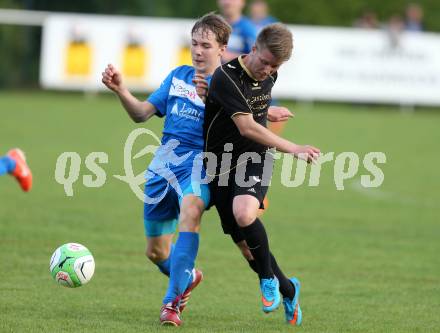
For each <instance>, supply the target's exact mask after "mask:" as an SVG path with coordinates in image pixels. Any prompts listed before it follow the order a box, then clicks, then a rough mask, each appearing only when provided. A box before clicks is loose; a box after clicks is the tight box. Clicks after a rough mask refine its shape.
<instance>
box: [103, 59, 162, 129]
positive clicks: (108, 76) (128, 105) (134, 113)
mask: <svg viewBox="0 0 440 333" xmlns="http://www.w3.org/2000/svg"><path fill="white" fill-rule="evenodd" d="M102 83H104V84H105V85H106V87H107V88H108V89H110V90H112V91H113V92H114V93H115V94H116V95H117V96H118V97H119V100H120V101H121V104H122V106H123V107H124V109H125V110H126V111H127V113H128V115H129V116H130V118H131V119H133V121H134V122H136V123H141V122H144V121H147V120H148V119H149V118H151V116H153V115H154V114H155V113H156V108H155V107H154V105H153V104H151V103H150V102H148V101H143V102H141V101H140V100H138V99H137V98H136V97H134V96H133V95H132V94H131V93H130V92H129V91H128V89H127V88H126V87H125V86H124V85H123V83H122V75H121V73H120V72H119V71H118V70H117V69H116V68H115V67H114V66H113V65H111V64H109V65H108V66H107V68H106V69H105V71H104V72H102Z"/></svg>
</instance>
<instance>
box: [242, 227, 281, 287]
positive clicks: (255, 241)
mask: <svg viewBox="0 0 440 333" xmlns="http://www.w3.org/2000/svg"><path fill="white" fill-rule="evenodd" d="M240 230H241V232H242V233H243V236H244V238H245V240H246V243H247V245H248V247H249V250H250V251H251V253H252V256H253V257H254V259H255V261H256V263H257V268H258V276H259V278H260V279H271V278H273V275H274V274H273V271H272V267H271V259H270V251H269V240H268V239H267V234H266V230H265V229H264V226H263V223H261V221H260V220H259V219H258V218H257V219H256V220H255V221H254V222H253V223H252V224H250V225H248V226H246V227H240Z"/></svg>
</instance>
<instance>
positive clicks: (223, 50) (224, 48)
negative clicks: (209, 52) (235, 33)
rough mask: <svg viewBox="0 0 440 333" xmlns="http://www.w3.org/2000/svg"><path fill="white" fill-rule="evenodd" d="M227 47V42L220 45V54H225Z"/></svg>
mask: <svg viewBox="0 0 440 333" xmlns="http://www.w3.org/2000/svg"><path fill="white" fill-rule="evenodd" d="M226 48H227V45H226V44H225V45H222V46H220V49H219V55H220V56H221V55H223V53H225V51H226Z"/></svg>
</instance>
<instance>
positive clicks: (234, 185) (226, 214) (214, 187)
mask: <svg viewBox="0 0 440 333" xmlns="http://www.w3.org/2000/svg"><path fill="white" fill-rule="evenodd" d="M272 165H273V160H272V161H271V163H266V165H265V164H264V161H263V162H262V163H250V161H248V163H247V164H242V165H241V166H238V167H236V168H234V169H232V170H231V171H230V172H229V173H228V174H224V175H222V176H217V177H215V178H214V179H213V181H211V182H210V183H209V186H210V190H211V205H214V206H215V207H216V209H217V212H218V214H219V216H220V221H221V224H222V228H223V232H224V233H225V234H229V235H231V237H232V239H233V240H234V242H235V243H237V242H239V241H242V240H243V239H244V238H243V236H242V235H241V231H240V228H239V226H238V224H237V222H236V220H235V218H234V214H233V210H232V203H233V200H234V198H235V197H236V196H238V195H245V194H247V195H251V196H253V197H255V198H257V200H258V201H259V202H260V209H264V204H263V201H264V198H265V197H266V193H267V190H268V188H269V184H270V178H271V176H272ZM227 175H229V177H228V180H225V179H226V176H227ZM236 176H237V177H236ZM236 178H237V180H238V181H236ZM219 182H220V184H219Z"/></svg>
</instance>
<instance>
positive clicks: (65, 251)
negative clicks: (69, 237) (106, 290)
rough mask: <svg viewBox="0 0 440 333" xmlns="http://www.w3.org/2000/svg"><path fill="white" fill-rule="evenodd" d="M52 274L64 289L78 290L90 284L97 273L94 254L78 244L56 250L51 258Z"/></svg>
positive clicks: (63, 246) (66, 245)
mask: <svg viewBox="0 0 440 333" xmlns="http://www.w3.org/2000/svg"><path fill="white" fill-rule="evenodd" d="M49 268H50V274H51V275H52V277H53V279H54V280H55V281H56V282H57V283H59V284H61V285H62V286H64V287H69V288H76V287H81V286H82V285H84V284H86V283H88V282H89V281H90V279H91V278H92V276H93V273H94V272H95V259H94V258H93V256H92V253H91V252H90V251H89V250H88V249H87V248H86V247H85V246H84V245H81V244H78V243H67V244H64V245H61V246H60V247H59V248H57V249H56V250H55V252H54V253H53V254H52V258H50V265H49Z"/></svg>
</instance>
